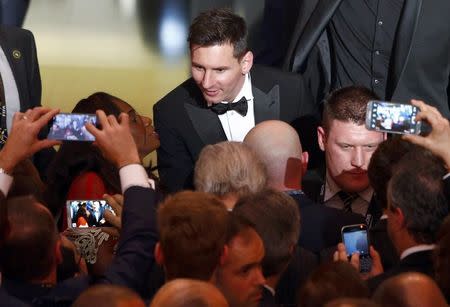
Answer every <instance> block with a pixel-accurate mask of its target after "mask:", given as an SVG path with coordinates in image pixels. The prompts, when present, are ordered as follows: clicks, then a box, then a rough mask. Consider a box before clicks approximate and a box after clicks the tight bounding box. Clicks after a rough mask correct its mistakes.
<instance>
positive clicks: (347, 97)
mask: <svg viewBox="0 0 450 307" xmlns="http://www.w3.org/2000/svg"><path fill="white" fill-rule="evenodd" d="M376 98H377V96H376V95H375V94H374V93H373V92H372V91H370V90H369V89H367V88H364V87H360V86H349V87H344V88H341V89H339V90H336V91H334V92H333V93H331V94H330V95H329V97H328V98H327V100H326V101H325V103H324V109H323V116H322V124H321V126H319V127H318V128H317V137H318V143H319V147H320V149H321V150H322V151H323V152H324V153H325V165H324V166H325V167H323V168H319V169H317V170H313V171H311V172H309V173H307V174H306V176H305V178H304V179H303V188H304V191H305V193H306V195H308V196H309V197H311V198H312V199H313V200H314V201H316V202H319V203H323V204H325V205H326V206H327V207H331V208H337V209H340V210H344V211H346V212H354V213H358V214H361V215H362V216H364V217H365V218H366V224H367V225H368V226H369V227H370V226H371V225H373V224H374V222H376V221H377V220H378V218H379V217H380V216H381V214H382V212H381V208H380V207H379V205H378V204H377V203H376V200H375V199H374V198H373V197H372V196H373V189H372V188H371V187H370V184H369V179H368V176H367V166H368V164H369V161H370V157H371V156H372V154H373V152H374V151H375V149H376V148H377V146H378V144H380V143H381V142H382V141H383V140H384V137H385V136H384V134H383V133H381V132H378V131H372V130H368V129H367V128H366V127H365V121H366V110H367V103H368V102H369V101H370V100H376Z"/></svg>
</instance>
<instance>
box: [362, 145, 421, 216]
mask: <svg viewBox="0 0 450 307" xmlns="http://www.w3.org/2000/svg"><path fill="white" fill-rule="evenodd" d="M415 148H417V145H415V144H413V143H411V142H407V141H404V140H402V139H401V138H399V137H392V138H389V139H387V140H385V141H384V142H382V143H381V144H380V145H378V147H377V149H376V150H375V152H374V153H373V155H372V157H371V158H370V163H369V166H368V168H367V170H368V176H369V181H370V186H371V187H372V188H373V190H374V192H375V197H376V199H377V200H378V202H379V203H380V205H381V207H382V208H383V209H387V196H386V193H387V185H388V182H389V179H391V177H392V171H393V168H394V166H395V165H396V164H397V163H398V162H399V161H400V160H401V158H403V156H404V155H405V154H407V153H408V152H410V151H411V150H413V149H415Z"/></svg>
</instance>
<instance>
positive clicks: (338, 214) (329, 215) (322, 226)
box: [291, 194, 365, 253]
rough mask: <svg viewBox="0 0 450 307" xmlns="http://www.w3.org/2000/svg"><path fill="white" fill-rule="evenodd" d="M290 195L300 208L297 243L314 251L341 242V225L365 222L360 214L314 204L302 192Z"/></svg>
mask: <svg viewBox="0 0 450 307" xmlns="http://www.w3.org/2000/svg"><path fill="white" fill-rule="evenodd" d="M291 196H292V197H293V198H294V199H295V200H296V201H297V203H298V206H299V210H300V221H301V222H300V223H301V224H300V225H301V226H300V239H299V245H300V246H301V247H304V248H306V249H308V250H310V251H312V252H314V253H319V252H320V251H321V250H323V249H325V248H328V247H332V246H336V245H337V244H338V243H339V242H341V228H342V227H343V226H345V225H353V224H362V223H364V222H365V220H364V217H363V216H361V215H360V214H356V213H348V212H344V211H342V210H338V209H335V208H329V207H326V206H324V205H320V204H316V203H314V202H313V201H312V200H310V199H309V198H308V197H307V196H305V195H303V194H295V195H291Z"/></svg>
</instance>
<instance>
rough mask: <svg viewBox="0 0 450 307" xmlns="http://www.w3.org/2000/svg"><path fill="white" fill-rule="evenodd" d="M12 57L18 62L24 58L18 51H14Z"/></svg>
mask: <svg viewBox="0 0 450 307" xmlns="http://www.w3.org/2000/svg"><path fill="white" fill-rule="evenodd" d="M12 55H13V58H15V59H16V60H19V59H20V58H21V57H22V53H21V52H20V51H19V50H17V49H14V50H13V52H12Z"/></svg>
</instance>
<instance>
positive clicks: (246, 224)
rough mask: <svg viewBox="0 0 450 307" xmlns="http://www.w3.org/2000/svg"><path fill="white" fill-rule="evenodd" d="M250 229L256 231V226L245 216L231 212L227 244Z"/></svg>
mask: <svg viewBox="0 0 450 307" xmlns="http://www.w3.org/2000/svg"><path fill="white" fill-rule="evenodd" d="M248 229H253V230H255V224H254V223H253V222H252V221H250V220H249V219H248V218H247V217H245V216H244V215H242V214H236V213H235V212H233V211H231V212H230V219H229V221H228V228H227V235H226V240H225V242H226V243H227V244H229V243H230V242H231V241H232V240H233V239H234V238H235V237H236V236H238V235H239V234H240V233H241V232H243V231H245V230H248Z"/></svg>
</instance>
